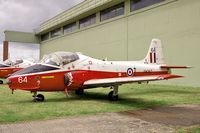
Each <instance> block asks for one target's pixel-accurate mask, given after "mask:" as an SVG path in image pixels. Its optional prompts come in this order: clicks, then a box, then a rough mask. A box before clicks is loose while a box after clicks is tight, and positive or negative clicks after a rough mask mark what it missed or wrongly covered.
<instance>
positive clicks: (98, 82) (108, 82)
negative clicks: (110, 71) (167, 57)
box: [84, 74, 183, 87]
mask: <svg viewBox="0 0 200 133" xmlns="http://www.w3.org/2000/svg"><path fill="white" fill-rule="evenodd" d="M180 77H183V76H179V75H172V74H163V75H152V76H138V77H122V78H106V79H92V80H88V81H85V82H84V85H85V86H90V87H100V86H101V87H103V86H105V87H106V86H112V85H116V84H119V85H120V84H125V83H133V82H145V81H156V80H167V79H171V78H180Z"/></svg>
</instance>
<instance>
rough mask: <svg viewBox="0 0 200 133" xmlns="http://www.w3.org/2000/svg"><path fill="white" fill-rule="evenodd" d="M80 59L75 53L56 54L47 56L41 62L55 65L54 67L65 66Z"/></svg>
mask: <svg viewBox="0 0 200 133" xmlns="http://www.w3.org/2000/svg"><path fill="white" fill-rule="evenodd" d="M78 59H79V56H78V55H77V54H76V53H73V52H55V53H51V54H49V55H45V56H44V57H43V59H42V60H41V63H45V64H49V65H54V66H63V65H66V64H69V63H71V62H74V61H76V60H78Z"/></svg>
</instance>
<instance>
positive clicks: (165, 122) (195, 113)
mask: <svg viewBox="0 0 200 133" xmlns="http://www.w3.org/2000/svg"><path fill="white" fill-rule="evenodd" d="M199 124H200V105H178V106H170V107H158V108H153V109H148V110H138V111H125V112H118V113H103V114H98V115H89V116H86V115H85V116H71V117H66V118H61V119H54V120H43V121H32V122H23V123H14V124H1V125H0V133H35V132H37V133H55V132H57V133H66V132H67V133H71V132H75V133H79V132H81V133H94V132H95V133H112V132H113V133H124V132H126V133H171V132H174V131H175V130H176V129H177V128H180V127H185V126H192V125H199Z"/></svg>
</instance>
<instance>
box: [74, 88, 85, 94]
mask: <svg viewBox="0 0 200 133" xmlns="http://www.w3.org/2000/svg"><path fill="white" fill-rule="evenodd" d="M75 94H76V95H83V94H84V89H79V90H75Z"/></svg>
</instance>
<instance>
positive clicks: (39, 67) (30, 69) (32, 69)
mask: <svg viewBox="0 0 200 133" xmlns="http://www.w3.org/2000/svg"><path fill="white" fill-rule="evenodd" d="M57 69H59V68H56V67H52V66H46V65H42V64H36V65H33V66H30V67H27V68H25V69H22V70H20V71H17V72H16V73H14V74H12V75H11V76H15V75H22V74H29V73H38V72H45V71H51V70H57Z"/></svg>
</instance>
